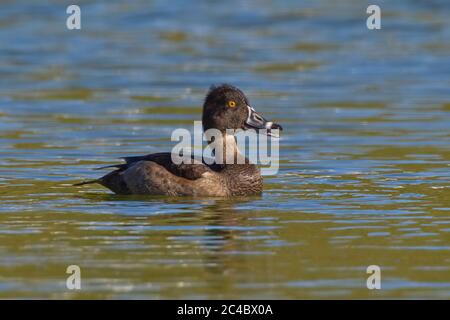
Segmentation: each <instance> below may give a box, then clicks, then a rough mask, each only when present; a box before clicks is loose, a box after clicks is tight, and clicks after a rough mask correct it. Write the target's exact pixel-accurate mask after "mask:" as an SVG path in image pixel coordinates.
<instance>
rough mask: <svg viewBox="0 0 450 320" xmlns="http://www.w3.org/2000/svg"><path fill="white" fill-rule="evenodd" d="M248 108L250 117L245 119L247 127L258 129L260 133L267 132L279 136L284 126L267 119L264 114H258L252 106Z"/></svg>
mask: <svg viewBox="0 0 450 320" xmlns="http://www.w3.org/2000/svg"><path fill="white" fill-rule="evenodd" d="M247 108H248V117H247V120H246V121H245V127H246V129H256V130H257V131H258V133H263V134H266V135H268V136H270V137H276V138H279V137H280V136H279V134H278V133H279V131H282V130H283V128H282V127H281V126H280V125H279V124H276V123H274V122H272V121H267V120H266V119H264V117H263V116H261V115H260V114H258V113H257V112H256V111H255V109H253V108H252V107H250V106H247Z"/></svg>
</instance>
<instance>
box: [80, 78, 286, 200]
mask: <svg viewBox="0 0 450 320" xmlns="http://www.w3.org/2000/svg"><path fill="white" fill-rule="evenodd" d="M202 122H203V129H204V131H205V132H207V130H208V129H216V130H218V131H219V132H220V133H221V134H220V135H219V136H221V138H220V139H221V140H222V141H214V142H215V145H219V144H218V142H220V143H223V149H224V150H223V151H224V152H216V153H215V161H214V162H213V164H209V165H208V164H206V163H205V162H204V161H194V162H193V163H188V164H186V163H182V164H176V163H174V162H173V161H172V154H171V153H155V154H149V155H145V156H137V157H125V158H124V160H125V163H124V164H118V165H114V166H108V167H115V168H116V170H114V171H112V172H110V173H108V174H107V175H105V176H103V177H101V178H100V179H97V180H92V181H87V182H82V183H79V184H76V185H83V184H89V183H99V184H101V185H103V186H105V187H106V188H108V189H110V190H112V191H113V192H115V193H117V194H149V195H168V196H216V197H230V196H246V195H254V194H259V193H261V192H262V184H263V181H262V176H261V173H260V170H259V168H258V167H257V166H256V165H255V164H252V163H250V162H249V161H248V159H246V158H245V157H244V156H242V155H241V154H240V153H239V150H238V149H237V146H236V138H235V137H234V135H230V134H227V129H234V130H237V129H244V130H246V129H250V128H252V129H256V130H261V131H262V132H265V133H268V134H270V132H271V131H270V130H274V129H278V130H282V128H281V126H280V125H278V124H275V123H273V122H268V121H266V120H265V119H264V118H263V117H262V116H260V115H259V114H257V113H256V112H255V110H254V109H253V108H251V107H250V105H249V102H248V99H247V97H246V96H245V94H244V93H243V92H242V91H241V90H239V89H238V88H236V87H233V86H231V85H227V84H225V85H221V86H217V87H211V89H210V90H209V92H208V94H207V95H206V99H205V102H204V104H203V118H202ZM216 132H217V131H216ZM228 132H229V130H228ZM216 139H217V138H216ZM210 142H211V141H210ZM230 152H231V153H232V154H233V158H234V159H235V160H236V162H234V163H231V164H230V163H229V161H228V158H227V159H226V160H227V161H221V160H224V159H221V158H218V157H219V154H220V157H224V156H225V155H227V154H229V153H230ZM239 160H240V161H239ZM222 163H224V164H222Z"/></svg>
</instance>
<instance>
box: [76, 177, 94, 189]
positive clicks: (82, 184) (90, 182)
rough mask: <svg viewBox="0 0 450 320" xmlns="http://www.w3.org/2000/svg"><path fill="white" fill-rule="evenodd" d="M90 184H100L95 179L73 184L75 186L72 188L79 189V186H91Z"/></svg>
mask: <svg viewBox="0 0 450 320" xmlns="http://www.w3.org/2000/svg"><path fill="white" fill-rule="evenodd" d="M92 183H100V180H99V179H95V180H88V181H83V182H79V183H75V184H73V186H74V187H79V186H84V185H85V184H92Z"/></svg>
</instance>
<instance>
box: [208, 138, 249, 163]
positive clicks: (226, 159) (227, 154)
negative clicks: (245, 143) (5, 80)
mask: <svg viewBox="0 0 450 320" xmlns="http://www.w3.org/2000/svg"><path fill="white" fill-rule="evenodd" d="M208 141H209V145H210V147H211V148H213V153H214V158H215V162H216V163H217V164H221V165H226V166H227V165H233V164H248V163H249V161H248V159H247V158H246V157H245V156H244V155H242V154H241V152H240V151H239V149H238V146H237V143H236V137H235V136H234V135H231V134H227V133H222V134H221V135H218V136H214V139H213V140H212V139H209V138H208Z"/></svg>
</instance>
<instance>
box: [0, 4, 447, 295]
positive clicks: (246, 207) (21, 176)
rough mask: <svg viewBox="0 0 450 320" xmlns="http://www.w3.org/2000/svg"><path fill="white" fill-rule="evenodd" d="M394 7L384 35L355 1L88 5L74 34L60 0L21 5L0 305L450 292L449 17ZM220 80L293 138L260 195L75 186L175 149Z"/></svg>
mask: <svg viewBox="0 0 450 320" xmlns="http://www.w3.org/2000/svg"><path fill="white" fill-rule="evenodd" d="M395 3H396V4H395V5H394V4H393V3H392V1H389V2H388V1H381V2H380V6H381V8H382V12H383V13H382V17H383V20H382V29H381V30H379V31H369V30H367V28H366V26H365V18H366V14H365V9H366V8H367V6H368V5H369V3H366V2H365V1H356V0H355V1H350V0H348V1H339V2H338V1H305V2H302V3H300V4H299V2H298V1H282V2H278V3H277V4H275V3H273V2H272V1H264V0H261V1H257V0H254V1H248V2H245V3H240V2H237V1H231V2H229V1H228V2H226V3H225V2H214V1H199V2H198V3H197V4H196V5H192V4H191V5H187V4H184V3H183V2H182V1H175V2H173V1H171V2H170V3H169V2H166V1H151V2H148V1H131V2H129V3H128V4H125V2H124V3H122V4H118V3H114V4H112V3H109V2H108V1H96V4H93V3H92V2H87V1H86V2H84V1H80V2H79V4H80V6H81V8H82V14H83V16H82V19H83V20H82V30H80V31H68V30H67V29H66V28H65V18H66V14H65V7H64V6H62V5H61V4H60V3H58V2H57V1H41V2H40V3H39V4H37V3H34V2H31V1H14V2H13V1H6V2H5V4H3V5H2V10H1V11H0V43H1V46H0V298H16V297H19V298H126V299H135V298H151V299H159V298H194V299H207V298H209V299H212V298H214V299H216V298H239V299H242V298H274V299H280V298H287V299H294V298H296V299H298V298H308V299H309V298H320V299H330V298H345V299H347V298H353V299H361V298H363V299H365V298H440V299H448V298H449V297H450V254H449V250H450V235H449V232H450V218H449V215H450V211H449V210H450V170H449V169H450V91H449V86H450V58H449V57H450V46H449V43H450V41H449V40H450V22H449V21H450V20H449V19H448V17H449V16H450V6H449V4H448V2H446V1H427V2H425V1H412V0H411V1H406V0H403V1H396V2H395ZM211 5H212V6H213V8H211V7H210V6H211ZM222 82H229V83H232V84H234V85H237V86H239V87H240V88H241V89H242V90H243V91H244V92H246V93H247V94H248V96H249V98H250V101H251V103H252V105H253V106H254V107H255V109H256V110H257V111H259V112H261V113H262V114H264V115H265V116H266V117H267V118H269V119H273V120H274V121H276V122H278V123H280V124H281V125H282V126H283V127H284V129H285V130H284V131H283V135H282V138H281V140H280V170H279V172H278V174H277V175H274V176H267V177H265V186H264V193H263V194H262V195H261V196H260V197H252V198H240V199H228V200H226V199H207V198H205V199H200V198H197V199H191V198H175V199H173V198H161V197H133V196H116V195H112V194H111V193H110V192H109V191H108V190H106V189H104V188H102V187H100V186H95V185H89V186H84V187H72V186H71V185H72V184H73V183H75V182H79V181H81V180H83V179H87V178H96V177H98V176H99V175H100V174H102V172H98V171H93V170H92V169H93V168H95V167H98V166H99V165H107V164H112V163H116V162H117V158H118V157H120V156H128V155H140V154H147V153H152V152H161V151H170V149H171V148H172V147H173V145H174V143H173V142H171V141H170V135H171V132H172V131H173V130H174V129H176V128H187V129H192V126H193V121H194V120H200V119H201V105H202V101H203V98H204V95H205V93H206V91H207V89H208V87H209V85H211V84H212V83H222ZM69 265H78V266H80V268H81V276H82V289H81V290H77V291H71V290H68V289H67V288H66V278H67V276H68V275H67V274H66V268H67V266H69ZM369 265H378V266H380V268H381V275H382V282H381V285H382V288H381V290H368V289H367V287H366V279H367V277H368V274H366V268H367V267H368V266H369Z"/></svg>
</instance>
